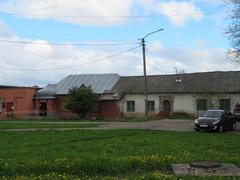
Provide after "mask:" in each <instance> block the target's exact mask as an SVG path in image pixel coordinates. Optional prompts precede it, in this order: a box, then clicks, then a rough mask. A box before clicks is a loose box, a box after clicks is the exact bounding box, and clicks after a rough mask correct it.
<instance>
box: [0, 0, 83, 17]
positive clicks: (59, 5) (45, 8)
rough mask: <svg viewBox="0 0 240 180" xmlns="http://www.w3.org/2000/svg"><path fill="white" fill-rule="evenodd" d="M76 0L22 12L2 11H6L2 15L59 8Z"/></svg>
mask: <svg viewBox="0 0 240 180" xmlns="http://www.w3.org/2000/svg"><path fill="white" fill-rule="evenodd" d="M76 2H77V1H76V0H74V1H71V2H67V3H63V4H55V5H52V6H48V7H43V8H39V9H34V10H30V11H20V12H12V13H7V12H2V13H5V14H3V15H0V17H4V16H11V15H13V16H14V15H21V14H27V13H32V12H37V11H42V10H47V9H52V8H58V7H62V6H65V5H69V4H73V3H76ZM78 2H79V1H78Z"/></svg>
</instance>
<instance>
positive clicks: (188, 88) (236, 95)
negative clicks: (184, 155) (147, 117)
mask: <svg viewBox="0 0 240 180" xmlns="http://www.w3.org/2000/svg"><path fill="white" fill-rule="evenodd" d="M147 80H148V112H149V114H154V115H169V114H172V113H174V112H180V113H188V114H192V115H198V114H199V113H202V112H204V111H206V110H207V109H227V110H230V111H232V112H233V110H234V107H235V106H236V105H237V104H239V103H240V72H238V71H231V72H204V73H189V74H179V75H176V74H175V75H155V76H148V78H147ZM112 94H122V96H121V98H120V99H119V101H120V102H121V103H120V106H119V107H120V108H121V109H120V111H121V114H122V115H123V116H135V115H144V111H145V103H144V98H145V97H144V78H143V77H142V76H126V77H121V78H120V80H119V81H118V83H117V84H116V85H115V86H114V87H113V89H112Z"/></svg>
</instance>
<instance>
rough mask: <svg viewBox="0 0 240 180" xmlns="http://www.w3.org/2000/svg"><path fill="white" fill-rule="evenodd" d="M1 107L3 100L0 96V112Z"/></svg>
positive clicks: (0, 110)
mask: <svg viewBox="0 0 240 180" xmlns="http://www.w3.org/2000/svg"><path fill="white" fill-rule="evenodd" d="M2 109H3V100H2V98H0V112H2Z"/></svg>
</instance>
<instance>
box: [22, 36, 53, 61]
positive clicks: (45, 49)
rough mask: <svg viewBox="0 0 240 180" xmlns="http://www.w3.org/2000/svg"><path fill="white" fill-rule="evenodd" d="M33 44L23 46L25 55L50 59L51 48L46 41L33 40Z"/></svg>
mask: <svg viewBox="0 0 240 180" xmlns="http://www.w3.org/2000/svg"><path fill="white" fill-rule="evenodd" d="M33 43H34V44H27V45H25V48H24V51H25V52H26V53H28V54H32V55H37V56H42V57H46V58H51V57H52V54H53V47H52V46H51V45H50V44H49V43H48V42H47V41H46V40H35V41H33Z"/></svg>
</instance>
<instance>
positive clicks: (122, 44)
mask: <svg viewBox="0 0 240 180" xmlns="http://www.w3.org/2000/svg"><path fill="white" fill-rule="evenodd" d="M0 42H1V43H14V44H37V45H54V46H67V45H72V46H125V45H134V44H139V43H137V42H136V43H134V42H121V43H88V44H87V43H55V42H33V41H15V40H5V39H0Z"/></svg>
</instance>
